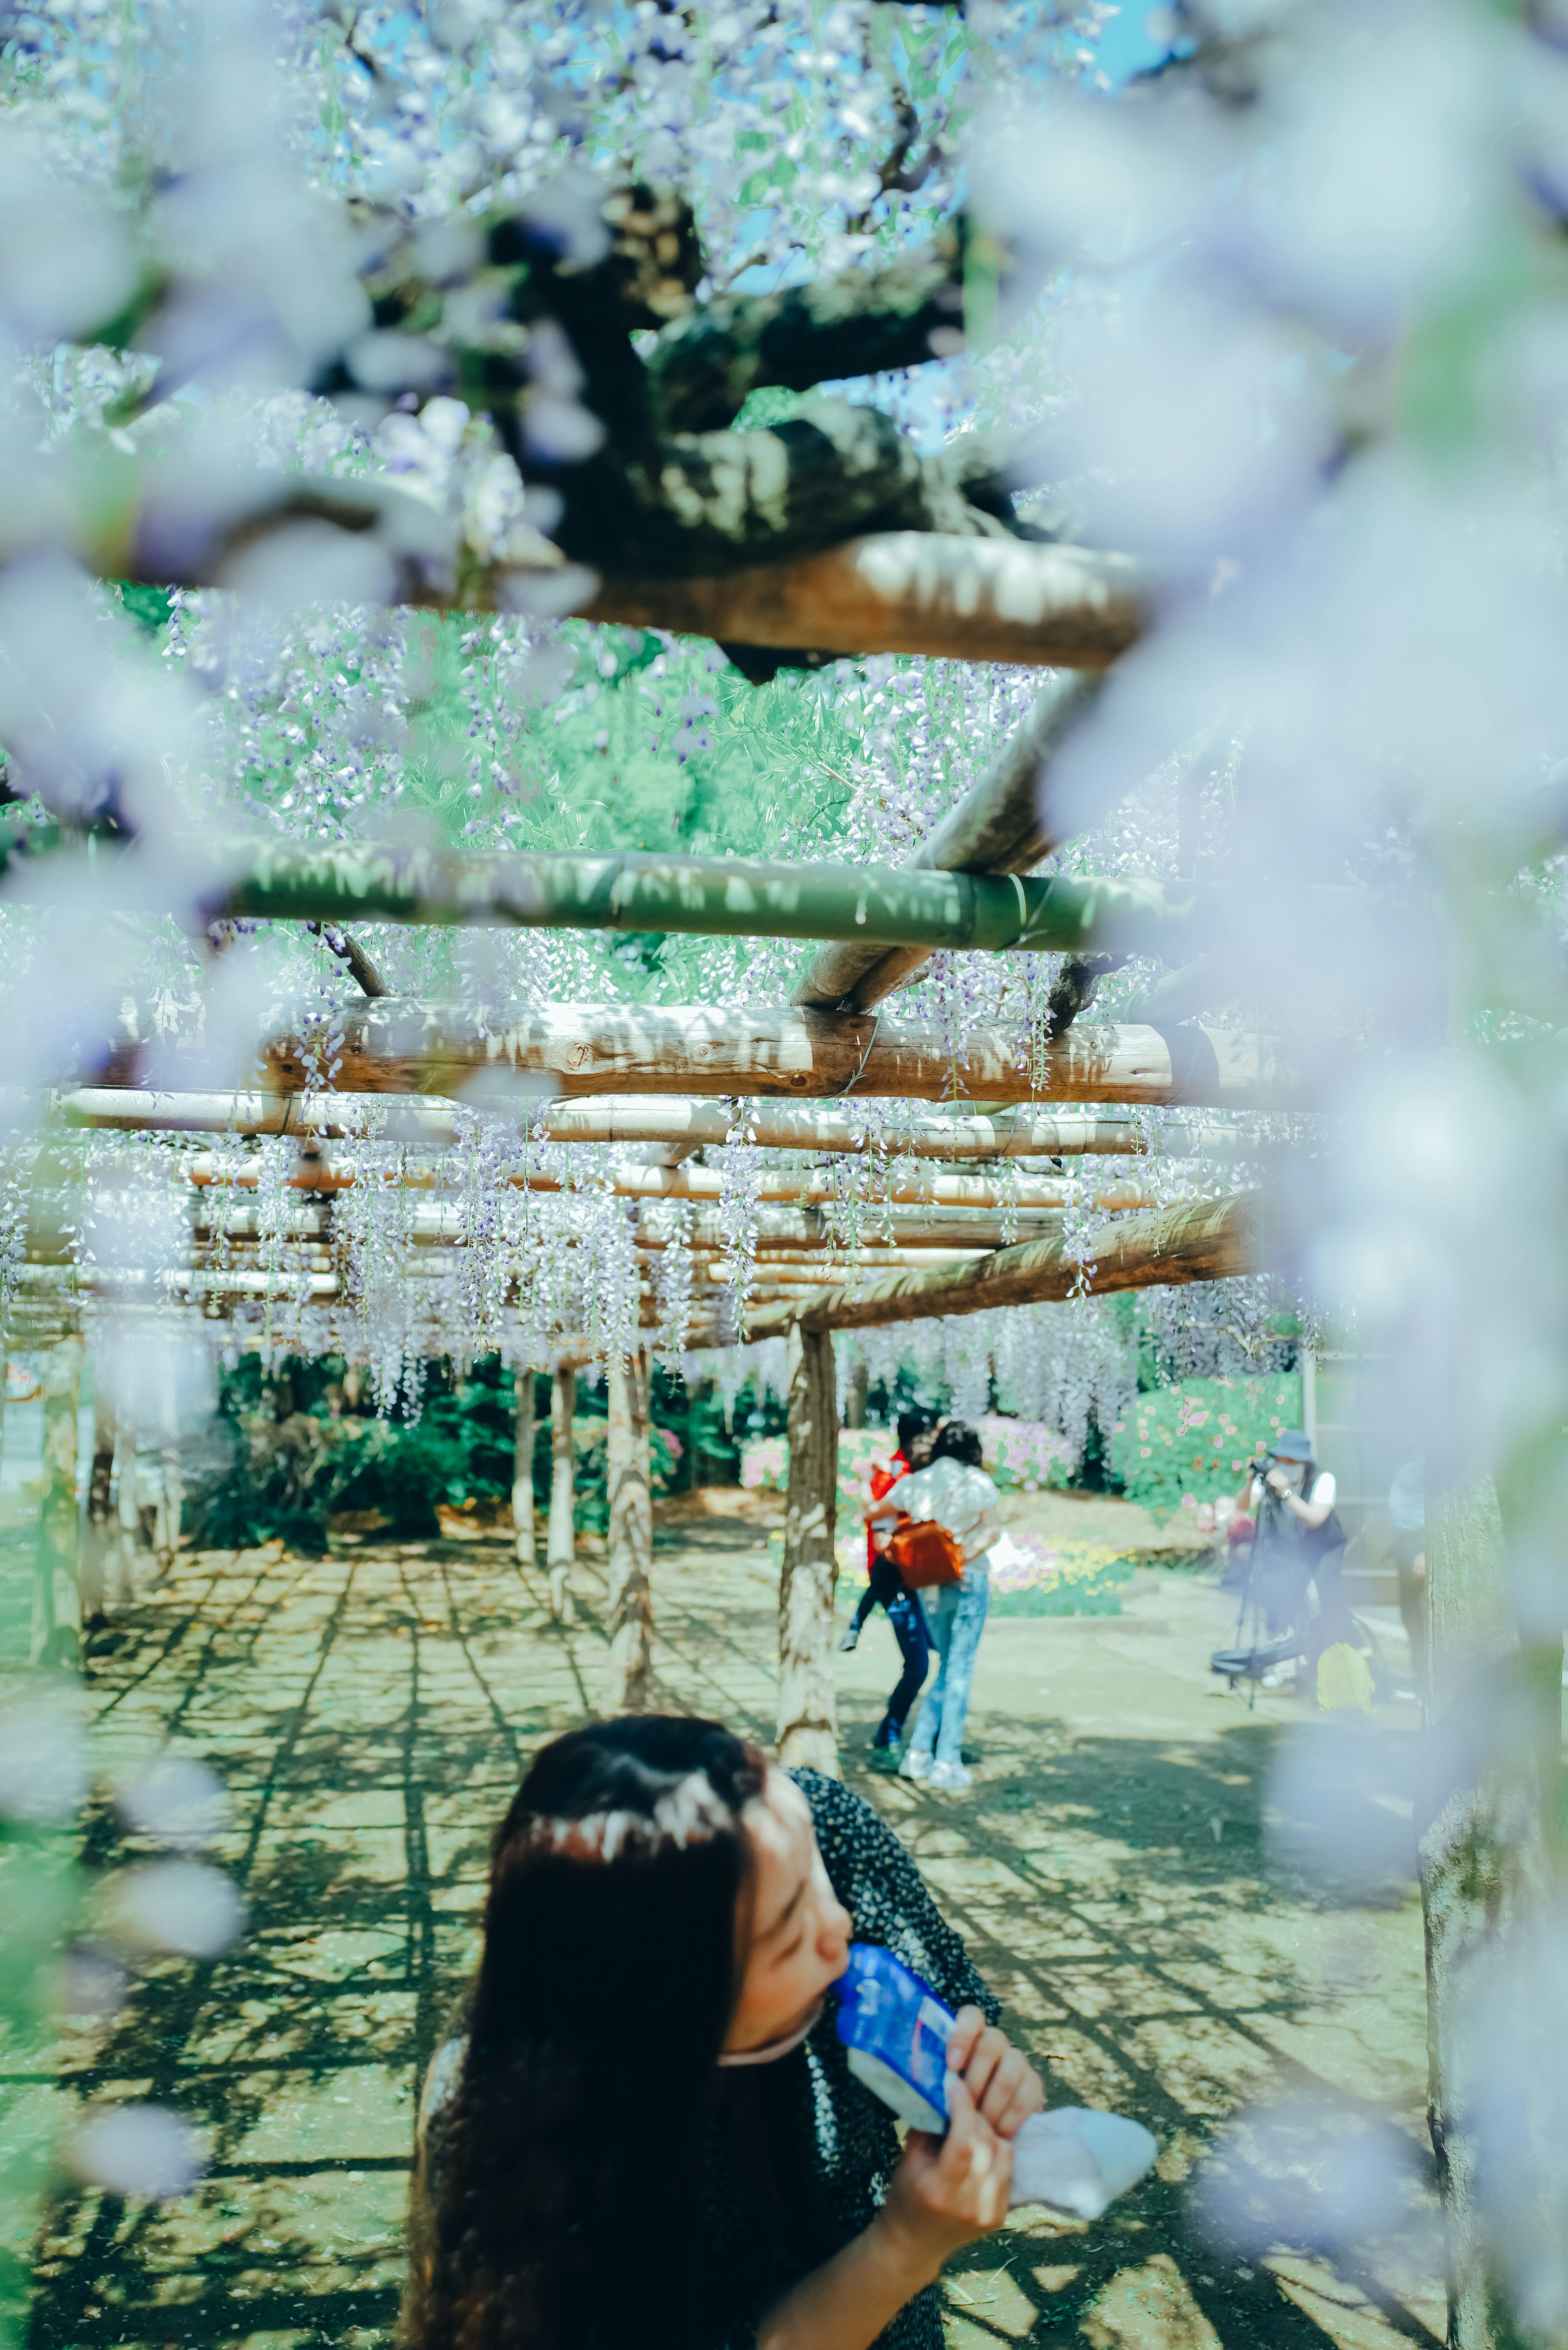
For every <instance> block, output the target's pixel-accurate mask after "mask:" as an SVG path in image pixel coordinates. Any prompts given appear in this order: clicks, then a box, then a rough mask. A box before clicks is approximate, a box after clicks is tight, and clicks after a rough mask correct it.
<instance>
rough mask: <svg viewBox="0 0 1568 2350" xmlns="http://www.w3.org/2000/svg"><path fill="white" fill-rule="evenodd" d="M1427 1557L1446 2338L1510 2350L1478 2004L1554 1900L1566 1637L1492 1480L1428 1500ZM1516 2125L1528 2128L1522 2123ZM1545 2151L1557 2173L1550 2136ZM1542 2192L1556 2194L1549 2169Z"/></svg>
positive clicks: (1430, 1866) (1426, 1790)
mask: <svg viewBox="0 0 1568 2350" xmlns="http://www.w3.org/2000/svg"><path fill="white" fill-rule="evenodd" d="M1426 1548H1427V1606H1428V1630H1429V1640H1428V1690H1427V1693H1426V1694H1427V1708H1428V1722H1429V1724H1430V1731H1429V1733H1428V1740H1427V1742H1426V1745H1427V1752H1426V1758H1425V1767H1426V1781H1425V1783H1424V1785H1423V1787H1422V1789H1421V1799H1420V1801H1419V1802H1418V1804H1417V1814H1416V1817H1417V1830H1418V1834H1419V1852H1420V1872H1421V1908H1422V1916H1423V1920H1424V1924H1425V1930H1426V1948H1427V2012H1428V2124H1429V2126H1430V2130H1431V2137H1432V2147H1433V2152H1434V2154H1435V2155H1436V2157H1437V2162H1438V2184H1439V2187H1440V2189H1441V2193H1442V2199H1443V2208H1444V2215H1445V2219H1446V2221H1447V2227H1448V2241H1449V2343H1450V2344H1451V2345H1453V2350H1515V2345H1522V2344H1523V2343H1524V2342H1525V2341H1526V2340H1527V2338H1528V2337H1527V2336H1526V2335H1525V2334H1523V2332H1522V2331H1521V2328H1520V2326H1519V2324H1518V2323H1517V2321H1516V2318H1515V2316H1514V2314H1513V2312H1512V2311H1511V2307H1510V2303H1509V2298H1508V2294H1507V2293H1506V2291H1505V2289H1504V2287H1503V2284H1502V2282H1501V2277H1500V2275H1499V2272H1498V2268H1497V2262H1496V2258H1495V2252H1494V2248H1493V2246H1492V2244H1491V2242H1490V2231H1489V2229H1488V2227H1487V2225H1486V2224H1485V2215H1484V2213H1483V2210H1482V2204H1481V2195H1480V2185H1481V2181H1480V2162H1479V2146H1478V2137H1477V2130H1476V2124H1475V2116H1473V2114H1472V2112H1471V2109H1470V2098H1471V2095H1472V2094H1473V2089H1474V2086H1475V2085H1478V2060H1479V2061H1480V2064H1481V2065H1483V2066H1484V2052H1481V2051H1480V2050H1479V2048H1478V2044H1477V2042H1476V2036H1475V2033H1476V2025H1475V2015H1474V2002H1475V2000H1476V1998H1477V1995H1478V1989H1479V1987H1480V1984H1481V1983H1482V1981H1484V1977H1485V1974H1486V1972H1487V1970H1489V1969H1490V1967H1491V1965H1492V1964H1493V1963H1494V1962H1495V1961H1496V1960H1497V1959H1498V1957H1499V1955H1500V1953H1501V1952H1503V1951H1504V1950H1506V1948H1507V1946H1508V1945H1509V1944H1511V1943H1512V1942H1515V1941H1517V1940H1518V1939H1519V1938H1521V1936H1522V1935H1523V1934H1524V1933H1525V1932H1526V1930H1527V1929H1528V1928H1529V1926H1530V1924H1531V1922H1532V1919H1538V1918H1540V1916H1541V1915H1542V1912H1543V1910H1544V1909H1545V1908H1546V1906H1547V1904H1548V1903H1549V1901H1550V1899H1551V1897H1552V1848H1551V1847H1552V1827H1551V1823H1552V1819H1553V1817H1554V1815H1555V1811H1556V1807H1557V1805H1558V1803H1559V1802H1560V1779H1561V1754H1562V1711H1563V1705H1562V1678H1563V1643H1562V1640H1561V1638H1558V1639H1556V1640H1554V1641H1552V1640H1548V1641H1545V1642H1543V1643H1541V1644H1539V1645H1532V1646H1529V1647H1523V1646H1521V1642H1520V1639H1519V1636H1518V1632H1517V1629H1516V1627H1515V1623H1514V1620H1513V1617H1512V1611H1511V1607H1510V1594H1509V1588H1508V1582H1507V1575H1506V1567H1505V1560H1504V1544H1503V1524H1502V1518H1501V1512H1500V1509H1499V1505H1498V1498H1497V1493H1496V1491H1495V1489H1494V1488H1493V1486H1492V1484H1491V1482H1490V1479H1488V1480H1485V1481H1483V1482H1479V1483H1477V1484H1475V1485H1472V1486H1469V1487H1468V1488H1464V1489H1452V1490H1449V1492H1444V1493H1440V1494H1438V1495H1435V1496H1434V1495H1432V1494H1428V1506H1427V1531H1426ZM1480 2085H1483V2086H1484V2085H1485V2083H1484V2079H1482V2080H1481V2081H1480ZM1518 2126H1519V2128H1520V2130H1521V2132H1522V2131H1523V2130H1524V2129H1525V2128H1526V2126H1527V2124H1526V2119H1525V2116H1523V2115H1522V2114H1521V2116H1520V2118H1519V2125H1518ZM1544 2151H1545V2159H1546V2163H1547V2165H1548V2167H1549V2168H1555V2169H1557V2170H1558V2171H1560V2169H1561V2164H1562V2155H1561V2151H1560V2147H1559V2146H1558V2144H1557V2142H1556V2134H1553V2140H1552V2144H1551V2146H1550V2147H1547V2148H1546V2149H1545V2150H1544ZM1539 2184H1540V2186H1541V2187H1542V2191H1543V2192H1544V2193H1546V2194H1548V2195H1550V2193H1551V2181H1550V2180H1549V2179H1548V2178H1546V2177H1545V2176H1544V2175H1542V2176H1541V2177H1540V2178H1539ZM1514 2217H1515V2218H1516V2219H1517V2218H1519V2217H1521V2215H1519V2214H1517V2213H1516V2214H1515V2215H1514Z"/></svg>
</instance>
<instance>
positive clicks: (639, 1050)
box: [106, 996, 1302, 1115]
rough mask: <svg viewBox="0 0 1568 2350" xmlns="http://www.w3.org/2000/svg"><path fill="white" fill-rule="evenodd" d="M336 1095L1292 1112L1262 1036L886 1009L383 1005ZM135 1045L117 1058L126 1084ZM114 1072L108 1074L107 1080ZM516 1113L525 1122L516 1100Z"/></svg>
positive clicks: (1285, 1078) (271, 1064) (291, 1059)
mask: <svg viewBox="0 0 1568 2350" xmlns="http://www.w3.org/2000/svg"><path fill="white" fill-rule="evenodd" d="M338 1020H339V1026H338V1029H337V1036H338V1038H340V1042H338V1043H337V1057H338V1059H339V1061H340V1064H341V1067H340V1075H341V1076H342V1079H343V1082H344V1084H345V1086H346V1087H348V1088H351V1089H352V1090H354V1091H356V1092H360V1093H396V1094H405V1093H412V1094H432V1093H433V1094H442V1093H449V1094H452V1093H457V1092H459V1091H460V1090H461V1089H462V1087H464V1086H467V1085H471V1084H472V1082H473V1081H474V1080H475V1079H476V1078H478V1077H480V1076H484V1077H486V1078H487V1079H489V1080H490V1081H491V1082H492V1083H493V1081H494V1080H495V1079H497V1078H502V1079H504V1078H505V1077H506V1076H509V1075H510V1076H519V1077H527V1078H534V1079H541V1078H542V1079H544V1080H545V1081H546V1082H547V1083H548V1084H549V1085H550V1086H552V1087H554V1088H555V1090H556V1092H557V1093H559V1094H563V1095H574V1094H588V1093H603V1092H605V1091H607V1090H611V1089H613V1090H614V1091H616V1092H618V1093H690V1092H691V1090H692V1088H693V1085H694V1083H697V1082H701V1084H703V1085H705V1086H707V1087H711V1088H712V1089H714V1090H721V1091H722V1092H724V1093H726V1094H741V1095H753V1094H770V1095H779V1094H783V1095H786V1096H788V1095H795V1096H800V1097H814V1096H815V1097H824V1096H832V1097H845V1096H847V1095H851V1094H855V1095H865V1096H877V1095H880V1096H884V1097H888V1096H890V1097H897V1098H901V1099H907V1100H916V1101H933V1102H945V1101H953V1102H962V1101H980V1102H986V1103H997V1102H1003V1103H1005V1102H1025V1101H1033V1100H1037V1099H1038V1098H1039V1097H1040V1096H1042V1095H1044V1096H1046V1097H1050V1098H1054V1099H1055V1100H1058V1101H1063V1102H1072V1103H1079V1102H1085V1103H1087V1102H1148V1103H1165V1102H1185V1103H1191V1104H1193V1105H1195V1106H1201V1107H1208V1108H1222V1109H1247V1110H1262V1109H1270V1108H1275V1109H1282V1108H1291V1107H1300V1101H1299V1096H1300V1093H1301V1090H1302V1086H1301V1081H1300V1079H1299V1078H1298V1077H1297V1076H1296V1075H1295V1073H1294V1072H1293V1070H1292V1069H1291V1068H1290V1067H1289V1066H1288V1065H1286V1064H1285V1063H1284V1062H1283V1061H1282V1059H1281V1058H1280V1056H1279V1055H1277V1053H1276V1052H1275V1050H1274V1048H1273V1046H1272V1045H1270V1044H1268V1043H1267V1042H1266V1041H1264V1040H1263V1039H1261V1038H1259V1037H1256V1036H1249V1035H1229V1034H1226V1033H1224V1032H1221V1031H1220V1030H1216V1029H1211V1028H1202V1027H1197V1026H1194V1027H1191V1028H1181V1029H1172V1030H1169V1031H1162V1030H1160V1029H1158V1028H1147V1027H1130V1026H1113V1025H1111V1024H1105V1025H1090V1024H1078V1025H1076V1026H1075V1027H1073V1028H1071V1029H1069V1030H1068V1032H1067V1034H1066V1035H1064V1036H1063V1037H1060V1038H1057V1039H1055V1040H1054V1041H1052V1042H1050V1043H1048V1044H1044V1045H1037V1043H1036V1040H1035V1039H1034V1038H1033V1037H1032V1036H1031V1035H1030V1034H1029V1033H1028V1031H1027V1030H1026V1029H1024V1028H1023V1027H1011V1028H1002V1027H994V1026H974V1027H969V1028H966V1029H964V1030H962V1031H961V1034H960V1035H958V1036H956V1037H951V1036H950V1035H947V1034H946V1033H945V1032H944V1031H943V1030H942V1029H940V1028H934V1027H923V1026H917V1025H915V1024H913V1023H908V1022H895V1021H892V1020H888V1019H886V1018H883V1017H881V1016H880V1015H877V1016H875V1017H872V1016H863V1017H859V1018H856V1017H839V1016H837V1015H836V1014H829V1013H819V1012H794V1011H784V1012H773V1013H755V1014H747V1013H738V1012H722V1013H720V1012H714V1011H712V1010H711V1009H710V1008H709V1007H708V1006H706V1005H695V1004H679V1005H660V1004H649V1005H628V1004H617V1005H589V1004H554V1005H547V1006H545V1007H542V1008H541V1007H538V1006H535V1005H534V1004H531V1003H528V1004H524V1003H516V1002H514V1003H508V1004H498V1005H495V1006H493V1008H492V1009H491V1010H490V1011H489V1012H488V1014H485V1015H484V1016H483V1023H482V1021H481V1019H480V1017H479V1016H478V1015H476V1014H475V1013H474V1012H472V1011H471V1010H469V1009H467V1008H466V1007H464V1006H461V1005H459V1004H455V1003H452V1004H448V1003H438V1002H433V1001H429V1000H424V999H410V998H400V997H395V996H387V997H384V998H382V999H380V1000H379V1001H377V1002H374V1003H370V1002H367V1003H355V1004H350V1005H348V1006H347V1007H345V1009H344V1010H343V1011H342V1012H341V1013H340V1014H339V1015H338ZM314 1049H315V1047H314V1043H313V1040H311V1039H309V1038H307V1037H306V1036H302V1035H287V1034H285V1035H278V1036H275V1037H274V1038H273V1039H272V1040H271V1041H270V1042H269V1043H268V1044H267V1045H265V1047H264V1057H265V1062H266V1065H267V1066H268V1069H269V1071H270V1075H271V1079H272V1082H273V1083H274V1084H275V1085H276V1086H277V1087H278V1088H279V1089H280V1090H283V1091H287V1092H291V1093H301V1092H303V1091H304V1090H305V1088H306V1084H307V1082H308V1077H309V1073H310V1068H311V1063H312V1055H313V1053H314ZM140 1052H141V1047H140V1044H138V1045H127V1046H123V1047H119V1048H117V1052H116V1055H115V1063H116V1064H117V1065H118V1067H119V1069H122V1070H123V1071H124V1073H125V1076H126V1080H127V1082H128V1083H129V1082H133V1081H134V1078H135V1076H136V1074H137V1071H138V1067H139V1064H140ZM112 1073H113V1071H112V1068H111V1071H110V1072H109V1073H106V1074H112ZM518 1107H519V1113H520V1114H521V1115H525V1114H526V1112H525V1107H524V1104H523V1103H522V1102H521V1101H520V1102H519V1105H518Z"/></svg>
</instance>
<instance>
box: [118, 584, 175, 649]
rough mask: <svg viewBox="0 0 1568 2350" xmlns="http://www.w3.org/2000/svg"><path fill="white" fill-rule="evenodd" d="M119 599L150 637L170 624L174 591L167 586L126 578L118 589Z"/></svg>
mask: <svg viewBox="0 0 1568 2350" xmlns="http://www.w3.org/2000/svg"><path fill="white" fill-rule="evenodd" d="M118 593H119V600H120V603H121V605H122V607H123V608H124V609H125V611H126V612H127V614H128V615H129V617H130V619H133V620H134V621H135V622H136V625H137V627H138V628H139V629H146V631H147V633H148V635H149V636H150V637H154V636H156V635H157V633H158V631H159V629H161V628H165V627H166V626H167V625H168V620H169V614H170V611H171V596H172V591H171V589H169V588H167V587H146V586H144V585H142V583H141V582H140V581H138V580H130V579H128V580H124V581H122V582H121V583H120V585H119V590H118Z"/></svg>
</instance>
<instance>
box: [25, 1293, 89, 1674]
mask: <svg viewBox="0 0 1568 2350" xmlns="http://www.w3.org/2000/svg"><path fill="white" fill-rule="evenodd" d="M83 1351H84V1350H83V1347H82V1342H81V1340H80V1339H79V1338H61V1339H59V1340H58V1341H57V1344H56V1345H54V1346H53V1347H50V1348H49V1351H48V1353H47V1355H46V1356H45V1357H44V1492H43V1498H42V1500H41V1501H40V1503H39V1504H38V1547H37V1565H36V1575H35V1579H34V1585H33V1641H32V1654H33V1662H34V1663H35V1664H36V1665H44V1666H55V1667H59V1666H64V1667H67V1668H68V1667H70V1666H73V1665H75V1664H77V1663H78V1661H79V1659H80V1657H81V1586H80V1584H79V1582H78V1553H77V1411H78V1405H79V1403H80V1400H81V1385H82V1357H83Z"/></svg>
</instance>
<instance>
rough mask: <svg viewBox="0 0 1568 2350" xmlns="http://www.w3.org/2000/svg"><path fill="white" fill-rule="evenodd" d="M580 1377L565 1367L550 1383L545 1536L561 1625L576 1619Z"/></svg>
mask: <svg viewBox="0 0 1568 2350" xmlns="http://www.w3.org/2000/svg"><path fill="white" fill-rule="evenodd" d="M576 1401H577V1375H576V1371H575V1370H572V1369H569V1368H567V1367H565V1366H563V1367H560V1368H559V1369H557V1370H556V1373H555V1375H554V1377H553V1378H552V1379H551V1381H550V1519H549V1525H548V1528H547V1530H546V1533H545V1569H546V1571H547V1573H548V1575H549V1578H550V1613H551V1615H552V1617H554V1618H555V1620H556V1623H558V1624H569V1623H570V1622H571V1621H572V1617H573V1612H574V1611H573V1605H572V1567H573V1565H574V1562H575V1561H576V1551H577V1542H576V1530H575V1527H574V1523H573V1517H572V1498H573V1497H572V1482H573V1475H574V1471H575V1465H576V1464H575V1462H574V1459H573V1446H572V1417H573V1414H574V1412H575V1410H576Z"/></svg>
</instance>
